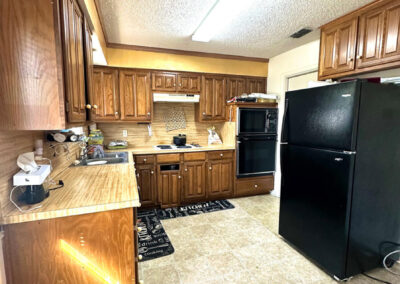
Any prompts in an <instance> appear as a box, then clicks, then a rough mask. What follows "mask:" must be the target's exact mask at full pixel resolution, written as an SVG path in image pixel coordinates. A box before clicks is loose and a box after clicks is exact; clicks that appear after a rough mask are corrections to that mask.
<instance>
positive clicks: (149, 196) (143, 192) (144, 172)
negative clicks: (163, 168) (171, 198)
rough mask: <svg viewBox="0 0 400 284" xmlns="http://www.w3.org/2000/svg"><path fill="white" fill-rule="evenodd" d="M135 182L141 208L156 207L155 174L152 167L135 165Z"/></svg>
mask: <svg viewBox="0 0 400 284" xmlns="http://www.w3.org/2000/svg"><path fill="white" fill-rule="evenodd" d="M136 180H137V185H138V187H139V192H140V203H141V204H142V206H154V205H156V202H157V198H156V191H155V173H154V166H153V165H137V166H136Z"/></svg>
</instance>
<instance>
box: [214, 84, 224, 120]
mask: <svg viewBox="0 0 400 284" xmlns="http://www.w3.org/2000/svg"><path fill="white" fill-rule="evenodd" d="M213 95H214V109H213V116H212V118H213V120H225V107H226V85H225V78H214V94H213Z"/></svg>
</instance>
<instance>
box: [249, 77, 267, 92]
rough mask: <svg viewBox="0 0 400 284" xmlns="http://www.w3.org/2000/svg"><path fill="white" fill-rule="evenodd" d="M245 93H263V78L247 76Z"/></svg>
mask: <svg viewBox="0 0 400 284" xmlns="http://www.w3.org/2000/svg"><path fill="white" fill-rule="evenodd" d="M246 89H247V93H248V94H251V93H265V92H266V90H265V78H248V79H247V86H246Z"/></svg>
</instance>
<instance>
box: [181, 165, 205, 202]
mask: <svg viewBox="0 0 400 284" xmlns="http://www.w3.org/2000/svg"><path fill="white" fill-rule="evenodd" d="M205 197H206V162H205V161H204V160H203V161H197V162H185V164H184V174H183V190H182V201H183V202H194V201H201V200H204V199H205Z"/></svg>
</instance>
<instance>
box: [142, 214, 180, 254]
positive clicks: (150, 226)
mask: <svg viewBox="0 0 400 284" xmlns="http://www.w3.org/2000/svg"><path fill="white" fill-rule="evenodd" d="M137 226H138V228H140V229H141V230H140V232H138V243H139V248H138V251H139V254H140V255H142V257H143V258H142V259H141V260H140V261H146V260H150V259H154V258H158V257H162V256H166V255H169V254H171V253H173V252H174V247H173V246H172V244H171V241H170V240H169V238H168V236H167V234H166V233H165V230H164V228H163V226H162V224H161V222H160V219H159V218H157V212H156V210H146V211H139V212H138V222H137Z"/></svg>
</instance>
